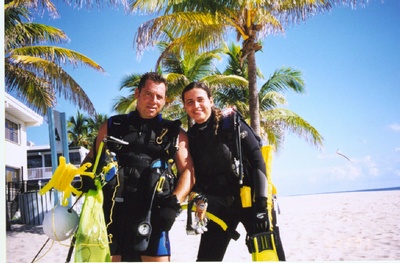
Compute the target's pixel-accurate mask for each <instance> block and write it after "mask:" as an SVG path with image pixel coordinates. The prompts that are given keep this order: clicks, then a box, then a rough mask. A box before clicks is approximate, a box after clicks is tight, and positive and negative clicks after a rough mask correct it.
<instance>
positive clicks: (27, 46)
mask: <svg viewBox="0 0 400 263" xmlns="http://www.w3.org/2000/svg"><path fill="white" fill-rule="evenodd" d="M4 11H5V13H4V21H5V22H4V25H5V27H4V28H5V30H4V49H5V59H4V68H5V84H6V91H7V92H8V93H10V94H13V95H15V96H16V97H17V98H18V99H20V100H21V101H22V102H25V103H27V104H28V105H30V106H31V107H32V109H34V110H36V111H37V112H39V113H42V114H45V113H46V112H47V109H48V108H49V107H53V106H54V105H55V104H56V103H57V97H56V96H57V95H59V96H63V97H64V98H65V99H67V100H69V101H71V102H72V103H74V104H77V105H78V107H79V109H83V110H85V111H87V112H88V113H89V114H91V115H92V114H94V113H95V109H94V107H93V104H92V102H91V101H90V99H89V97H88V96H87V94H86V93H85V91H84V90H83V89H82V87H81V86H80V85H79V84H78V83H77V82H76V81H75V80H74V79H73V78H72V76H71V75H69V74H68V73H67V72H66V71H65V70H64V69H63V68H62V66H63V65H66V64H69V65H72V66H73V67H77V66H78V65H84V66H88V67H91V68H93V69H95V70H97V71H99V72H104V70H103V68H102V67H101V66H100V65H98V64H97V63H96V62H94V61H93V60H91V59H90V58H88V57H86V56H84V55H82V54H80V53H78V52H76V51H73V50H70V49H65V48H61V47H57V46H47V45H41V44H42V43H65V42H66V41H67V40H68V37H67V35H66V34H65V33H64V32H63V31H62V30H60V29H57V28H54V27H51V26H47V25H44V24H37V23H30V22H26V21H29V19H30V18H31V13H30V11H29V10H28V8H27V7H26V6H23V5H20V4H18V3H17V2H7V3H6V4H5V5H4Z"/></svg>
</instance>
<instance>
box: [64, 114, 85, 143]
mask: <svg viewBox="0 0 400 263" xmlns="http://www.w3.org/2000/svg"><path fill="white" fill-rule="evenodd" d="M67 129H68V131H67V132H68V141H69V146H83V147H85V148H89V145H90V140H89V118H88V117H86V116H84V115H83V113H81V112H79V110H78V111H77V113H76V117H74V116H70V117H69V119H68V121H67Z"/></svg>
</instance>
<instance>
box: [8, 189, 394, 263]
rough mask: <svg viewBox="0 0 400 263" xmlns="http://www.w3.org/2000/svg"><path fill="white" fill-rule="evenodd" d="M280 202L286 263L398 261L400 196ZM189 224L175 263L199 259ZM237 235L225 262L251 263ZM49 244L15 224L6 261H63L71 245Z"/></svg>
mask: <svg viewBox="0 0 400 263" xmlns="http://www.w3.org/2000/svg"><path fill="white" fill-rule="evenodd" d="M278 203H279V207H280V210H281V214H280V215H279V217H278V223H279V225H280V231H281V238H282V242H283V246H284V249H285V253H286V260H287V261H354V260H357V261H381V260H384V261H399V260H400V191H367V192H350V193H334V194H319V195H304V196H291V197H278ZM185 224H186V215H185V213H182V214H181V215H180V216H179V217H178V218H177V221H176V223H175V224H174V226H173V228H172V231H171V233H170V237H171V246H172V257H171V260H172V261H174V262H194V261H195V260H196V254H197V247H198V242H199V238H200V236H198V235H197V236H191V235H187V234H186V230H185ZM238 231H239V233H240V234H241V237H240V238H239V240H237V241H232V242H231V243H230V245H229V248H228V251H227V253H226V255H225V258H224V261H229V262H238V261H242V262H243V261H245V262H250V261H251V255H250V254H248V252H247V248H246V246H245V244H244V238H245V235H246V233H245V232H244V229H243V227H242V226H241V225H240V226H239V228H238ZM47 239H48V238H47V236H46V235H45V234H44V233H43V229H42V226H29V225H15V224H14V225H12V230H11V231H7V232H6V260H7V261H6V262H10V263H18V262H21V263H27V262H32V261H33V259H34V258H35V256H36V255H37V254H39V255H38V256H37V258H36V259H35V262H52V263H53V262H65V260H66V258H67V254H68V250H69V241H68V240H67V241H63V242H61V243H59V242H53V241H52V240H50V241H49V242H48V243H47V244H46V245H45V242H46V240H47ZM44 245H45V246H44ZM42 247H43V249H42V251H40V250H41V248H42ZM39 252H40V253H39ZM71 262H73V257H72V260H71Z"/></svg>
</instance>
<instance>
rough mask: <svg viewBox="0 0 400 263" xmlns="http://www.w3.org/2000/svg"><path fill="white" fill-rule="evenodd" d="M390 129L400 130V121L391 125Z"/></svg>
mask: <svg viewBox="0 0 400 263" xmlns="http://www.w3.org/2000/svg"><path fill="white" fill-rule="evenodd" d="M389 129H391V130H392V131H395V132H400V123H393V124H390V125H389Z"/></svg>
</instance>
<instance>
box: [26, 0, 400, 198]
mask: <svg viewBox="0 0 400 263" xmlns="http://www.w3.org/2000/svg"><path fill="white" fill-rule="evenodd" d="M57 7H58V9H59V11H60V15H61V18H59V19H56V20H51V19H49V18H47V17H46V16H44V17H43V18H40V19H36V20H35V22H41V23H46V24H49V25H53V26H55V27H58V28H60V29H62V30H64V31H65V32H66V33H67V35H68V36H69V38H70V39H71V41H70V43H69V44H67V45H65V47H67V48H70V49H73V50H75V51H78V52H80V53H82V54H85V55H87V56H88V57H90V58H91V59H93V60H95V61H96V62H97V63H99V64H100V65H101V66H102V67H103V68H104V69H105V70H106V72H107V73H106V74H105V75H102V74H100V73H98V72H95V71H93V70H91V69H88V68H83V67H79V68H78V69H74V70H70V69H68V71H69V73H70V74H71V75H72V76H73V77H74V78H75V79H76V80H77V81H78V83H79V84H80V85H81V86H82V87H83V88H84V90H85V91H86V92H87V94H88V96H89V98H90V99H91V100H92V102H93V103H94V105H95V108H96V110H97V112H99V113H103V114H108V115H112V114H114V113H115V112H113V111H112V105H113V104H114V102H115V98H116V97H117V96H119V95H122V94H124V95H126V93H122V92H121V91H119V85H120V82H121V80H122V78H123V77H124V76H125V75H126V74H130V73H144V72H146V71H150V70H152V69H153V68H154V64H155V62H156V59H157V57H158V51H157V50H156V49H150V50H147V51H146V52H145V53H144V55H143V56H142V58H141V60H138V59H137V56H136V52H135V50H134V48H133V38H134V35H135V32H136V29H137V28H138V26H139V25H140V24H141V23H142V22H144V21H147V20H148V19H149V17H146V16H139V15H133V14H125V13H124V12H123V11H118V10H107V11H106V10H90V11H87V10H78V9H73V8H72V7H67V6H65V5H63V4H61V3H57ZM399 14H400V2H399V1H397V0H385V1H381V0H372V1H371V0H370V1H369V4H368V5H367V6H366V7H365V8H361V7H358V8H357V9H355V10H354V9H351V8H350V7H336V8H335V9H333V10H332V11H331V12H329V13H326V14H320V15H317V16H315V17H313V18H311V19H308V20H307V21H306V22H305V23H301V24H299V25H297V26H294V27H291V28H288V29H287V31H286V34H285V35H284V36H283V35H279V36H269V37H267V38H265V39H264V42H263V44H264V51H263V52H259V53H257V64H258V66H259V68H260V69H261V71H262V72H263V74H264V75H265V77H266V78H268V77H269V76H270V75H271V74H273V72H274V71H275V70H276V69H278V68H280V67H293V68H296V69H298V70H300V71H302V73H303V78H304V80H305V82H306V90H307V93H306V94H304V95H299V94H293V93H287V94H285V95H286V98H287V100H288V104H287V105H285V107H287V108H288V109H290V110H292V111H294V112H296V113H297V114H299V115H300V116H301V117H303V118H304V119H305V120H307V121H308V122H309V123H310V124H311V125H313V126H314V127H315V128H316V129H317V130H318V131H319V132H320V133H321V134H322V136H323V137H324V148H323V149H322V150H318V149H316V148H313V147H312V146H311V145H309V144H307V143H306V142H305V141H304V140H302V139H300V138H298V137H297V136H295V135H293V134H287V135H286V141H285V145H284V148H283V149H282V150H281V151H280V152H279V153H278V154H276V155H275V156H274V159H273V167H272V177H273V181H274V183H275V185H276V187H277V189H278V194H279V195H296V194H312V193H321V192H333V191H347V190H360V189H371V188H385V187H395V186H396V187H397V186H400V106H399V99H400V89H399V84H398V83H399V81H398V78H399V76H400V64H399V61H400V16H399ZM258 83H259V84H261V83H262V81H261V80H259V82H258ZM56 110H57V111H60V112H65V113H66V115H67V117H69V116H71V115H74V116H75V115H76V111H77V109H76V107H75V106H74V105H71V104H70V103H68V102H65V101H63V100H60V101H59V104H58V106H57V107H56ZM44 134H46V135H48V128H47V125H45V124H44V125H42V126H41V127H33V128H29V129H28V140H30V141H33V142H34V143H35V144H36V145H43V144H48V136H44ZM338 149H339V152H340V153H343V154H345V155H346V156H347V157H349V159H350V160H351V161H348V160H347V159H345V158H344V157H342V156H341V155H339V154H337V153H336V151H337V150H338Z"/></svg>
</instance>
